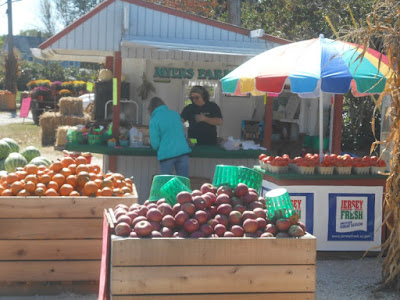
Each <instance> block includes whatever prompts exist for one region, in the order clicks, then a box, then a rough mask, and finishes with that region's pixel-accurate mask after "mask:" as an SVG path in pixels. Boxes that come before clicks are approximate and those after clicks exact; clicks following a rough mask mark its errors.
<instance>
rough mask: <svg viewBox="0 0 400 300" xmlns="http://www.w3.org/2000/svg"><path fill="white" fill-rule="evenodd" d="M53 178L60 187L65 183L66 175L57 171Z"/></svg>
mask: <svg viewBox="0 0 400 300" xmlns="http://www.w3.org/2000/svg"><path fill="white" fill-rule="evenodd" d="M51 180H52V181H55V182H57V184H58V186H59V187H60V186H62V185H63V184H64V183H65V176H64V175H63V174H61V173H57V174H54V176H53V177H52V178H51Z"/></svg>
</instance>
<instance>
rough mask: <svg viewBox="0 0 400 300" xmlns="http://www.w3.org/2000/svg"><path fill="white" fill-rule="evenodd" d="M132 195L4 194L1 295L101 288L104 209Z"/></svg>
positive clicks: (0, 240) (1, 202) (131, 198)
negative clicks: (17, 195)
mask: <svg viewBox="0 0 400 300" xmlns="http://www.w3.org/2000/svg"><path fill="white" fill-rule="evenodd" d="M133 187H134V191H133V196H129V197H0V211H1V214H0V270H1V271H0V295H13V296H17V295H35V294H39V295H46V294H59V293H63V292H66V291H69V292H75V293H93V292H97V290H98V280H99V273H100V261H101V248H102V220H103V210H104V208H107V207H114V206H116V205H117V204H119V203H123V204H126V205H131V204H133V203H136V202H137V193H136V189H135V186H134V185H133Z"/></svg>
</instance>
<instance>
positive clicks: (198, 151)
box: [66, 143, 268, 159]
mask: <svg viewBox="0 0 400 300" xmlns="http://www.w3.org/2000/svg"><path fill="white" fill-rule="evenodd" d="M66 149H67V150H69V151H77V152H91V153H99V154H105V155H111V156H120V155H122V156H157V152H156V151H155V150H153V149H152V148H131V147H119V148H116V147H108V146H107V145H80V144H69V143H67V144H66ZM261 153H265V154H268V153H267V151H266V150H236V151H228V150H225V149H223V148H221V147H219V146H195V147H194V148H192V153H191V154H190V156H191V157H205V158H232V159H233V158H242V159H245V158H250V159H251V158H254V159H258V156H259V155H260V154H261Z"/></svg>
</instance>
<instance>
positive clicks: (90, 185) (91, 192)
mask: <svg viewBox="0 0 400 300" xmlns="http://www.w3.org/2000/svg"><path fill="white" fill-rule="evenodd" d="M97 190H98V188H97V184H96V183H95V182H94V181H88V182H86V183H85V185H84V187H83V191H84V194H85V196H89V197H93V196H95V195H96V193H97Z"/></svg>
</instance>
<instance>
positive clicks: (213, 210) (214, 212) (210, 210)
mask: <svg viewBox="0 0 400 300" xmlns="http://www.w3.org/2000/svg"><path fill="white" fill-rule="evenodd" d="M208 211H209V212H210V214H211V216H212V217H214V216H215V215H216V214H217V207H216V206H214V205H211V206H210V207H209V208H208Z"/></svg>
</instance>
